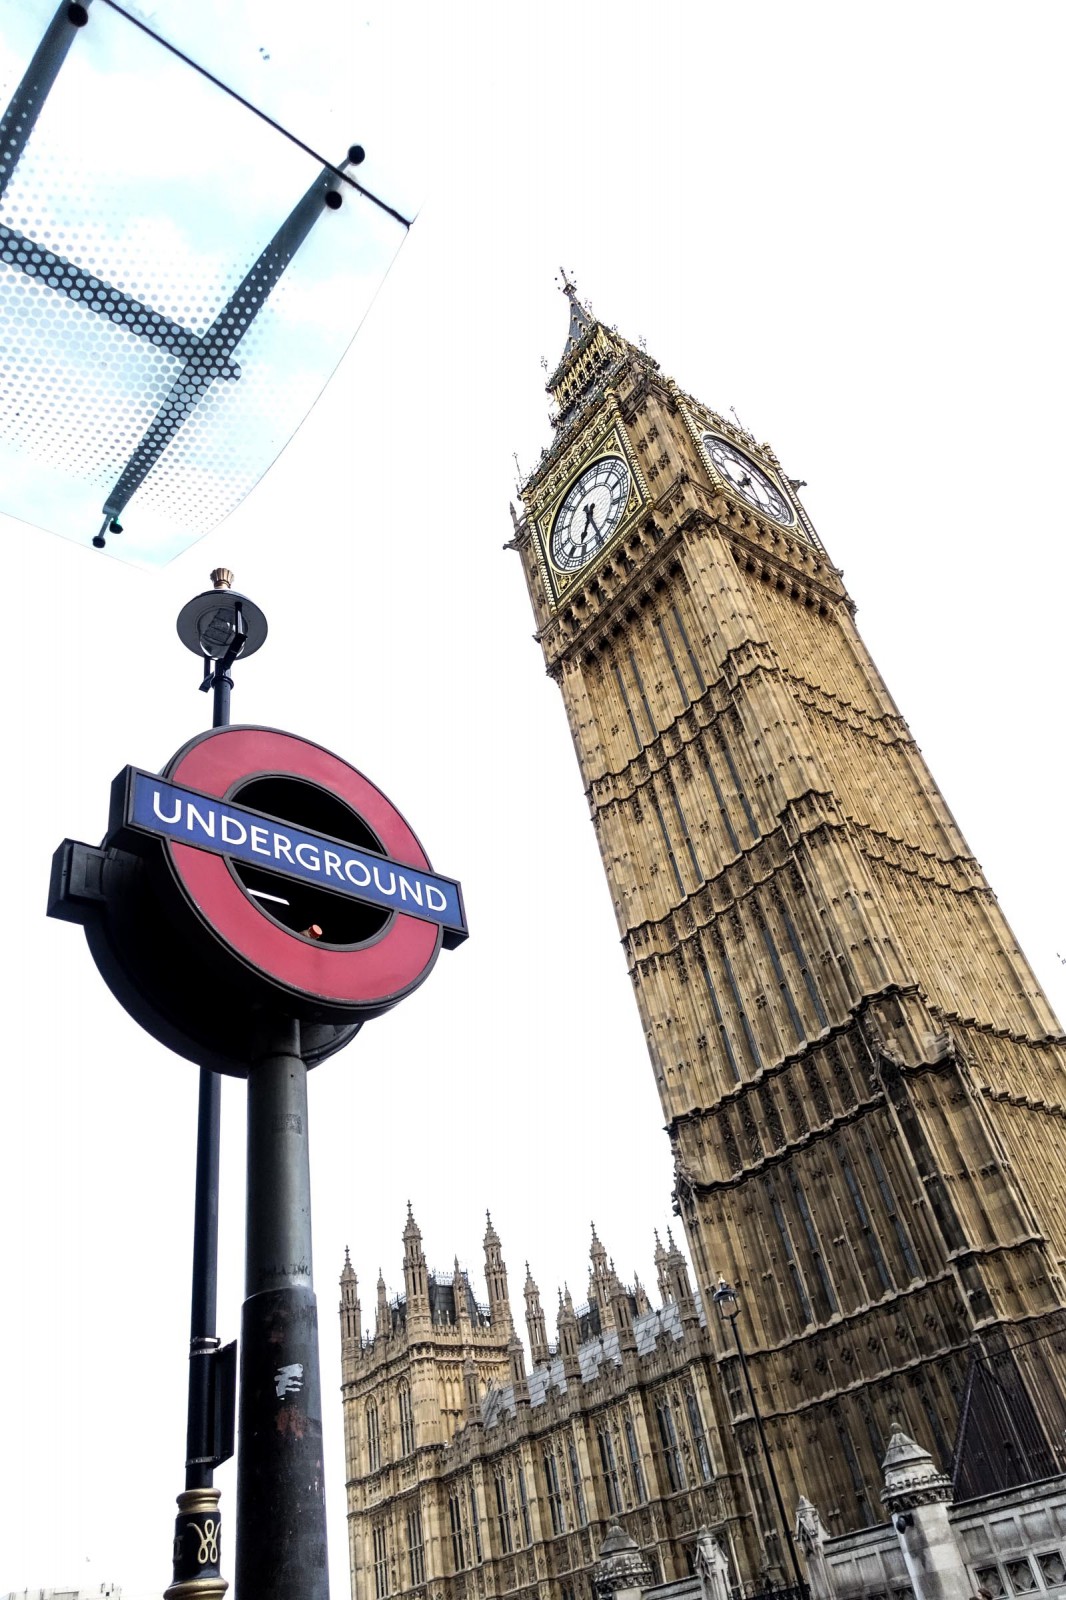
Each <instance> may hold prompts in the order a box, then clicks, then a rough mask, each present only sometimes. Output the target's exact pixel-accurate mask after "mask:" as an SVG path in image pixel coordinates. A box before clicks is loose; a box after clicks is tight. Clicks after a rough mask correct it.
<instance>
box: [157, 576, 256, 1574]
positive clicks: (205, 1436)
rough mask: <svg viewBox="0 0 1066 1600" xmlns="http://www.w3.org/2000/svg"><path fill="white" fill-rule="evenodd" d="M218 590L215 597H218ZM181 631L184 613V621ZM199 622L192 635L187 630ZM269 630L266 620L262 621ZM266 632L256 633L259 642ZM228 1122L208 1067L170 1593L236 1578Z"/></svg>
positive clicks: (207, 678)
mask: <svg viewBox="0 0 1066 1600" xmlns="http://www.w3.org/2000/svg"><path fill="white" fill-rule="evenodd" d="M211 581H212V583H213V584H214V593H213V595H212V594H211V593H207V594H205V595H201V596H199V597H198V599H197V600H194V601H191V602H190V603H189V605H188V606H186V607H185V608H184V610H183V611H182V618H183V619H184V618H185V617H186V614H187V613H189V612H190V611H194V610H195V616H193V617H192V618H191V620H190V621H189V622H188V624H187V626H186V630H185V633H182V639H183V642H184V643H186V644H187V645H189V646H190V647H194V646H193V637H194V638H195V648H196V649H197V650H198V651H199V652H200V654H202V655H203V656H204V658H205V660H207V661H208V662H210V665H208V667H207V670H206V672H205V675H204V680H203V683H202V684H201V685H200V687H201V688H202V689H204V690H207V689H211V691H212V713H213V714H212V719H211V726H212V727H213V728H226V727H228V726H229V704H230V691H231V689H232V688H233V679H232V678H231V677H230V675H229V674H230V669H231V668H232V666H233V663H234V661H235V660H236V659H237V657H238V656H239V655H240V654H241V653H242V652H243V651H244V650H245V648H246V646H247V644H248V642H249V640H248V626H247V621H246V618H245V615H244V610H245V607H246V606H248V604H249V602H247V601H246V600H244V597H243V596H239V595H230V593H229V591H230V590H231V589H232V585H233V574H232V572H230V571H228V570H227V569H226V568H225V567H218V568H216V569H215V571H214V572H212V574H211ZM212 599H215V602H216V603H215V604H214V605H212V604H211V601H212ZM252 610H253V611H254V612H256V615H257V616H258V615H259V614H258V612H257V608H254V607H253V608H252ZM178 628H179V633H181V632H182V621H181V619H179V623H178ZM190 629H191V630H192V634H191V636H190V637H186V635H187V634H189V633H190ZM263 636H264V637H265V622H264V623H263ZM261 643H262V638H258V639H257V640H256V643H255V645H254V646H253V648H258V645H259V644H261ZM221 1129H222V1078H221V1076H220V1075H219V1073H217V1072H212V1071H211V1070H210V1069H209V1068H208V1067H203V1066H201V1068H200V1091H199V1099H198V1102H197V1114H196V1178H195V1186H194V1199H193V1246H192V1295H191V1307H190V1318H189V1321H190V1327H189V1404H188V1411H187V1425H186V1434H185V1490H184V1493H182V1494H180V1495H179V1496H178V1514H177V1517H176V1519H175V1525H174V1576H173V1580H172V1582H171V1584H170V1587H169V1588H168V1589H167V1590H166V1600H220V1597H221V1596H222V1595H224V1594H225V1592H226V1589H227V1588H228V1587H229V1586H228V1584H227V1582H226V1580H225V1578H223V1577H222V1573H221V1561H222V1542H221V1541H222V1514H221V1512H220V1510H219V1499H220V1493H219V1490H218V1489H216V1488H215V1487H214V1480H215V1471H214V1469H215V1468H216V1467H217V1466H221V1465H222V1463H223V1461H227V1460H228V1459H229V1457H230V1456H231V1455H232V1454H233V1407H234V1398H235V1397H234V1371H235V1356H236V1351H235V1350H234V1348H233V1347H232V1346H227V1348H226V1350H225V1351H223V1350H221V1349H220V1348H219V1339H218V1333H217V1320H218V1173H219V1144H220V1137H221Z"/></svg>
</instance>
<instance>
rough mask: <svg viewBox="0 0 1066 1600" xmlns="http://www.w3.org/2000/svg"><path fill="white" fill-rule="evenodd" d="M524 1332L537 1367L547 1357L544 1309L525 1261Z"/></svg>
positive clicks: (538, 1291)
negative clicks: (527, 1337) (527, 1336)
mask: <svg viewBox="0 0 1066 1600" xmlns="http://www.w3.org/2000/svg"><path fill="white" fill-rule="evenodd" d="M524 1293H525V1298H526V1333H527V1334H528V1335H529V1354H530V1357H531V1359H532V1362H533V1365H534V1366H535V1367H538V1366H540V1365H541V1363H542V1362H544V1361H547V1359H548V1354H549V1352H548V1330H547V1328H546V1326H545V1323H544V1311H543V1308H542V1306H541V1303H540V1290H539V1289H538V1288H537V1285H536V1284H535V1283H534V1281H533V1274H532V1273H531V1272H530V1270H529V1262H528V1261H527V1262H526V1283H525V1290H524Z"/></svg>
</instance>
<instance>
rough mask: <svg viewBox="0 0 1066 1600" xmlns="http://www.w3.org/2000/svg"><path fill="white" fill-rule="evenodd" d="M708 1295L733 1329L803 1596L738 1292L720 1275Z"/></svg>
mask: <svg viewBox="0 0 1066 1600" xmlns="http://www.w3.org/2000/svg"><path fill="white" fill-rule="evenodd" d="M711 1298H712V1300H713V1301H714V1304H715V1309H716V1310H717V1312H718V1315H719V1317H720V1318H721V1319H722V1322H723V1323H725V1324H728V1325H729V1326H730V1327H732V1329H733V1338H734V1339H735V1340H736V1346H737V1355H738V1356H739V1357H740V1367H741V1371H742V1372H743V1374H744V1382H745V1384H746V1386H747V1390H748V1399H749V1401H750V1402H751V1414H752V1416H753V1417H754V1419H755V1428H756V1431H757V1432H758V1435H759V1443H760V1445H761V1446H762V1453H763V1460H764V1461H765V1462H766V1471H767V1473H768V1475H769V1478H770V1483H771V1484H772V1486H773V1491H774V1500H775V1501H776V1502H777V1514H778V1516H779V1517H780V1519H781V1526H782V1528H783V1529H784V1533H785V1543H786V1545H787V1546H788V1553H789V1556H790V1557H791V1559H792V1570H793V1572H794V1573H795V1576H796V1588H797V1590H798V1592H799V1594H800V1595H801V1596H805V1595H806V1594H807V1593H808V1589H807V1583H806V1580H805V1578H804V1576H803V1573H802V1571H801V1569H800V1564H799V1557H798V1556H797V1554H796V1546H795V1543H794V1541H793V1538H792V1529H791V1527H790V1525H789V1520H788V1518H787V1516H786V1515H785V1503H784V1501H783V1500H782V1498H781V1485H780V1484H779V1483H778V1481H777V1473H776V1472H775V1471H774V1463H773V1459H772V1457H771V1455H770V1447H769V1445H768V1444H767V1442H766V1431H765V1429H764V1428H763V1423H762V1414H761V1413H760V1411H759V1407H758V1403H757V1401H756V1399H755V1389H754V1387H753V1385H752V1381H751V1373H750V1372H749V1371H748V1358H747V1354H746V1353H745V1350H744V1345H743V1343H742V1342H741V1338H740V1323H739V1322H738V1320H737V1318H738V1317H739V1315H740V1296H739V1295H738V1294H737V1291H736V1290H735V1289H734V1288H733V1286H732V1284H729V1283H726V1281H725V1279H724V1278H722V1277H719V1279H718V1287H717V1288H716V1289H715V1291H714V1294H713V1295H712V1296H711Z"/></svg>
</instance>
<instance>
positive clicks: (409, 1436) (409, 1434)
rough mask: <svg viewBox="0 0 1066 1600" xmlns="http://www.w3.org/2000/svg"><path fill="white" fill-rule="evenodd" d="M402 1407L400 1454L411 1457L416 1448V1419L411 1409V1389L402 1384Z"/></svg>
mask: <svg viewBox="0 0 1066 1600" xmlns="http://www.w3.org/2000/svg"><path fill="white" fill-rule="evenodd" d="M397 1398H398V1401H399V1407H400V1454H401V1455H402V1456H409V1455H410V1454H411V1452H412V1451H413V1450H414V1447H415V1419H414V1412H413V1411H412V1409H411V1389H410V1386H409V1385H408V1384H406V1383H401V1384H400V1387H399V1389H398V1390H397Z"/></svg>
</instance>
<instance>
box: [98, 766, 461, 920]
mask: <svg viewBox="0 0 1066 1600" xmlns="http://www.w3.org/2000/svg"><path fill="white" fill-rule="evenodd" d="M128 770H129V773H130V781H129V784H128V787H127V791H126V794H127V799H126V816H125V822H126V825H127V827H131V828H136V829H137V830H138V831H139V832H141V833H147V834H151V835H153V836H154V837H155V838H157V839H172V840H173V841H174V842H175V843H179V844H189V845H193V846H195V847H196V848H197V849H199V850H209V851H211V852H212V853H213V854H215V855H220V856H227V857H229V858H230V859H231V860H233V861H243V862H246V863H247V864H248V865H249V866H254V867H261V868H263V869H264V870H265V871H268V872H278V873H281V874H282V875H283V876H284V877H288V878H296V879H297V880H298V881H299V882H301V883H311V884H317V886H318V887H319V888H321V889H328V890H329V891H330V892H331V893H332V894H340V895H346V896H347V897H348V898H349V899H353V900H362V901H364V902H368V903H369V904H371V905H375V906H382V907H384V908H386V909H387V910H390V911H403V912H406V913H407V914H408V915H409V916H413V917H420V918H421V919H422V920H423V921H426V922H435V923H438V924H439V925H440V926H441V927H443V928H448V929H451V930H453V931H454V932H457V933H459V934H461V935H465V934H466V931H467V930H466V921H465V917H464V914H463V902H462V894H461V892H460V888H459V885H458V884H457V883H456V882H455V880H454V879H452V878H442V877H440V876H439V875H438V874H436V873H433V872H426V871H423V870H422V869H421V868H419V867H411V866H407V865H405V864H404V863H403V862H400V861H392V860H390V859H389V857H387V856H379V855H377V854H375V852H374V851H372V850H358V849H356V848H355V847H354V846H353V845H350V844H345V843H344V842H343V841H342V840H339V839H330V838H328V837H326V836H325V835H324V834H317V833H308V832H307V831H306V829H303V828H297V827H294V826H292V824H290V823H287V822H279V821H278V820H277V819H276V818H274V817H268V816H264V815H262V814H261V813H260V812H258V811H250V810H249V809H248V808H247V807H245V806H238V805H233V804H232V803H231V802H229V801H225V800H219V799H216V798H215V796H213V795H207V794H201V793H199V792H198V791H197V790H195V789H185V788H182V787H181V786H180V785H179V784H175V783H168V782H167V780H166V779H165V778H160V777H157V776H155V775H154V774H153V773H150V772H141V771H139V770H137V769H136V768H131V769H128Z"/></svg>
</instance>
